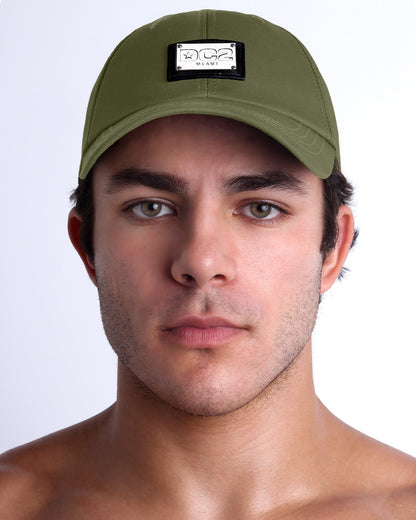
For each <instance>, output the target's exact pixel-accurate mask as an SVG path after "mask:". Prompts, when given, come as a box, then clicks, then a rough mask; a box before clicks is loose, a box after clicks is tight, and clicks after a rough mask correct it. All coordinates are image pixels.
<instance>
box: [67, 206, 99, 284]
mask: <svg viewBox="0 0 416 520" xmlns="http://www.w3.org/2000/svg"><path fill="white" fill-rule="evenodd" d="M81 222H82V219H81V217H80V216H79V215H78V213H77V212H76V210H75V209H74V208H72V209H71V211H70V212H69V215H68V234H69V238H70V239H71V242H72V245H73V246H74V247H75V249H76V250H77V252H78V254H79V256H80V257H81V260H82V261H83V263H84V266H85V269H86V270H87V273H88V276H89V277H90V278H91V281H92V282H93V284H94V285H97V279H96V275H95V267H94V262H93V261H92V259H91V258H90V257H89V256H88V255H87V254H86V253H85V251H84V248H83V247H82V244H81V236H80V233H81Z"/></svg>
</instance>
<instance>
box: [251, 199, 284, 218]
mask: <svg viewBox="0 0 416 520" xmlns="http://www.w3.org/2000/svg"><path fill="white" fill-rule="evenodd" d="M241 213H242V214H243V215H245V216H246V217H252V218H253V217H254V218H255V219H259V220H261V219H264V220H271V219H273V218H274V217H277V215H279V213H281V211H280V209H279V208H278V207H277V206H273V205H272V204H268V203H267V202H252V203H251V204H247V206H244V208H243V209H242V211H241Z"/></svg>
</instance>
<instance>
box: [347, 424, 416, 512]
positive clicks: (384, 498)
mask: <svg viewBox="0 0 416 520" xmlns="http://www.w3.org/2000/svg"><path fill="white" fill-rule="evenodd" d="M347 448H348V449H347V453H346V456H347V457H348V458H349V463H348V464H347V469H348V473H349V475H350V476H349V478H348V487H347V489H348V488H349V489H350V490H352V491H353V492H352V493H350V495H349V496H350V497H351V498H352V503H355V504H356V505H359V504H362V506H363V511H365V510H368V511H369V512H371V513H370V514H369V516H368V518H375V519H378V518H380V520H411V519H416V459H415V458H414V457H412V456H410V455H407V454H405V453H403V452H401V451H399V450H397V449H395V448H392V447H391V446H387V445H386V444H383V443H381V442H379V441H377V440H375V439H372V438H370V437H367V436H366V435H363V434H361V433H359V432H355V431H353V433H352V435H351V442H350V443H347ZM357 518H361V517H360V516H357ZM363 518H367V516H365V514H364V513H363Z"/></svg>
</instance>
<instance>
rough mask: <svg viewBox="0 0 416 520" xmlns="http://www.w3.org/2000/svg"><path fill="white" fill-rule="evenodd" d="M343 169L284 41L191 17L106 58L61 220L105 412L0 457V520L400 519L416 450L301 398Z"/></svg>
mask: <svg viewBox="0 0 416 520" xmlns="http://www.w3.org/2000/svg"><path fill="white" fill-rule="evenodd" d="M339 168H340V154H339V145H338V136H337V128H336V122H335V116H334V113H333V108H332V104H331V101H330V98H329V94H328V91H327V89H326V86H325V83H324V82H323V79H322V77H321V76H320V74H319V72H318V70H317V68H316V65H315V64H314V62H313V61H312V58H311V57H310V55H309V54H308V52H307V51H306V49H305V48H304V47H303V45H302V44H301V43H300V42H298V40H296V39H295V38H294V37H293V36H292V35H290V34H289V33H287V32H286V31H284V30H283V29H281V28H279V27H276V26H274V25H272V24H270V23H268V22H266V21H264V20H261V19H259V18H256V17H253V16H247V15H243V14H240V13H230V12H221V11H201V12H194V13H184V14H179V15H173V16H170V17H166V18H163V19H161V20H158V21H156V22H154V23H153V24H150V25H148V26H145V27H143V28H141V29H138V30H137V31H135V32H134V33H132V35H130V36H129V37H127V38H126V39H125V40H124V41H123V42H122V43H121V44H120V45H119V46H118V47H117V48H116V50H115V51H114V52H113V54H112V55H111V56H110V58H109V60H108V61H107V63H106V65H105V67H104V69H103V71H102V73H101V74H100V77H99V78H98V80H97V83H96V85H95V87H94V90H93V93H92V96H91V99H90V103H89V107H88V111H87V119H86V124H85V131H84V141H83V155H82V160H81V167H80V182H79V186H78V188H77V190H76V192H75V194H74V200H75V207H74V209H73V210H72V211H71V213H70V215H69V224H68V228H69V234H70V237H71V240H72V243H73V244H74V246H75V248H76V250H77V251H78V253H79V254H80V256H81V259H82V260H83V262H84V265H85V267H86V269H87V271H88V274H89V276H90V278H91V280H92V281H93V283H94V284H95V285H96V286H97V288H98V292H99V297H100V305H101V312H102V317H103V324H104V328H105V331H106V334H107V337H108V339H109V342H110V344H111V346H112V347H113V349H114V350H115V352H116V353H117V355H118V358H119V368H118V370H119V371H118V395H117V401H116V403H115V404H114V405H113V406H111V407H110V408H109V409H108V410H105V411H104V412H103V413H101V414H100V415H98V416H96V417H93V418H92V419H90V420H88V421H85V422H83V423H81V424H79V425H76V426H73V427H71V428H68V429H66V430H63V431H61V432H58V433H56V434H53V435H51V436H49V437H47V438H44V439H41V440H39V441H36V442H34V443H31V444H29V445H27V446H24V447H22V448H19V449H17V450H13V451H11V452H9V453H6V454H5V455H4V456H3V457H2V459H1V464H2V466H1V467H2V473H1V477H0V486H1V487H0V489H1V491H0V504H1V505H0V512H1V514H2V516H3V517H4V518H19V519H20V518H25V519H26V518H28V519H32V518H42V519H43V518H45V519H61V518H62V519H63V518H89V519H95V518H100V519H101V518H127V519H128V518H146V519H147V518H151V519H153V518H154V519H161V518H175V519H176V518H178V519H179V518H181V519H188V518H189V519H225V518H226V519H229V518H238V519H245V518H247V519H249V518H250V519H254V518H256V519H266V518H267V519H269V518H270V519H281V518H284V519H310V518H314V519H315V518H317V519H321V518H322V519H324V518H325V519H326V518H331V519H333V518H337V519H338V518H339V519H344V518H345V519H347V518H348V519H351V518H354V519H355V518H357V519H387V518H395V519H411V518H416V462H415V460H414V459H412V458H411V457H408V456H406V455H404V454H401V453H399V452H397V451H396V450H393V449H392V448H389V447H387V446H385V445H382V444H380V443H378V442H376V441H374V440H372V439H370V438H368V437H366V436H364V435H362V434H360V433H359V432H357V431H355V430H353V429H351V428H350V427H348V426H346V425H345V424H343V423H342V422H341V421H339V420H338V419H337V418H335V417H334V416H333V415H332V414H331V413H330V412H329V411H328V410H327V409H326V408H325V407H324V406H323V405H322V404H321V403H320V401H319V400H318V398H317V397H316V394H315V391H314V386H313V379H312V362H311V334H312V330H313V327H314V324H315V319H316V314H317V309H318V306H319V301H320V297H321V294H323V293H325V292H326V291H327V290H328V289H329V288H330V287H331V285H332V284H333V283H334V281H335V280H336V279H337V277H338V276H339V275H340V273H341V271H342V267H343V265H344V261H345V259H346V257H347V255H348V251H349V249H350V247H351V244H352V243H353V240H354V235H355V232H354V222H353V217H352V213H351V210H350V208H349V206H348V202H349V200H350V198H351V195H352V191H351V186H350V185H349V184H348V182H347V181H346V179H345V178H344V176H343V175H342V173H341V172H340V169H339ZM0 516H1V515H0Z"/></svg>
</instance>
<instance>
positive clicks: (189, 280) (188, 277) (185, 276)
mask: <svg viewBox="0 0 416 520" xmlns="http://www.w3.org/2000/svg"><path fill="white" fill-rule="evenodd" d="M182 278H183V280H184V282H185V283H193V282H195V279H194V277H193V276H191V275H190V274H183V275H182Z"/></svg>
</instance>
